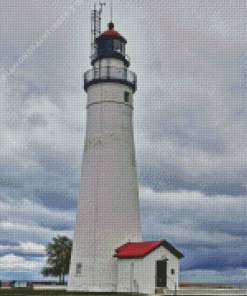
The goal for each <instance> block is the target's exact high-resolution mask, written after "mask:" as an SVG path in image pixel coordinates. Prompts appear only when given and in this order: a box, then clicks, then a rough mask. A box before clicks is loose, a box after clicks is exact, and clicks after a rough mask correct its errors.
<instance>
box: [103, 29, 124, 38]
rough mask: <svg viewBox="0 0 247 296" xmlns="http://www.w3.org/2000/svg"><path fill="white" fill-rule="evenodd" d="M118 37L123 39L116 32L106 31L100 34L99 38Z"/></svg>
mask: <svg viewBox="0 0 247 296" xmlns="http://www.w3.org/2000/svg"><path fill="white" fill-rule="evenodd" d="M109 35H110V36H118V37H121V38H123V36H122V35H120V34H119V33H118V32H117V31H115V30H108V31H105V32H104V33H102V34H101V35H100V36H109Z"/></svg>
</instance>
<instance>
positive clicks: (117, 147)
mask: <svg viewBox="0 0 247 296" xmlns="http://www.w3.org/2000/svg"><path fill="white" fill-rule="evenodd" d="M92 17H93V32H94V40H93V44H92V48H93V54H92V57H91V58H92V61H91V65H92V69H91V70H89V71H87V72H86V73H85V74H84V90H85V91H86V92H87V127H86V139H85V144H84V154H83V161H82V170H81V184H80V192H79V199H78V209H77V214H76V226H75V231H74V241H73V250H72V257H71V265H70V273H69V283H68V290H69V291H79V290H82V291H116V290H117V259H116V257H114V253H115V250H116V249H117V248H118V247H119V246H121V245H123V244H126V243H127V242H129V241H132V242H133V241H134V242H141V241H142V234H141V223H140V214H139V204H138V183H137V172H136V164H135V150H134V142H133V124H132V111H133V94H134V92H135V91H136V75H135V74H134V73H133V72H131V71H129V70H128V67H129V65H130V62H129V58H128V57H127V55H126V54H125V46H126V43H127V41H126V39H125V38H124V37H123V36H121V35H120V34H119V33H118V32H117V31H115V30H114V24H113V23H112V22H110V23H109V25H108V26H109V28H108V30H107V31H105V32H104V33H102V34H100V11H97V10H96V9H94V10H93V12H92Z"/></svg>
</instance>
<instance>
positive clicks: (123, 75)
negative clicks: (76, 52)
mask: <svg viewBox="0 0 247 296" xmlns="http://www.w3.org/2000/svg"><path fill="white" fill-rule="evenodd" d="M136 80H137V79H136V74H135V73H133V72H131V71H129V70H128V69H127V68H117V67H111V66H105V67H97V68H96V67H94V68H93V69H91V70H88V71H87V72H86V73H85V74H84V89H85V91H87V89H88V87H89V86H90V85H92V84H95V83H99V82H119V83H123V84H126V85H128V86H130V87H132V89H133V90H134V91H135V90H136Z"/></svg>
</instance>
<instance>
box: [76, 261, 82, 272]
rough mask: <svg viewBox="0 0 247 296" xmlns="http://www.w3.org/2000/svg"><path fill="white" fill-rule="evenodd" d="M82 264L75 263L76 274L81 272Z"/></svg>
mask: <svg viewBox="0 0 247 296" xmlns="http://www.w3.org/2000/svg"><path fill="white" fill-rule="evenodd" d="M81 269H82V264H81V263H77V264H76V274H81Z"/></svg>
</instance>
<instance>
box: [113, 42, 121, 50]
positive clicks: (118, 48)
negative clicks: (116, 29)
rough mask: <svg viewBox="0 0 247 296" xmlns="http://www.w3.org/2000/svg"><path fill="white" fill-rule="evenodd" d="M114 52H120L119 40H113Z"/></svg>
mask: <svg viewBox="0 0 247 296" xmlns="http://www.w3.org/2000/svg"><path fill="white" fill-rule="evenodd" d="M114 50H115V51H118V52H121V42H120V41H119V40H114Z"/></svg>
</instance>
